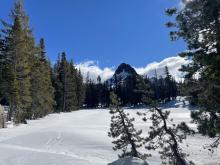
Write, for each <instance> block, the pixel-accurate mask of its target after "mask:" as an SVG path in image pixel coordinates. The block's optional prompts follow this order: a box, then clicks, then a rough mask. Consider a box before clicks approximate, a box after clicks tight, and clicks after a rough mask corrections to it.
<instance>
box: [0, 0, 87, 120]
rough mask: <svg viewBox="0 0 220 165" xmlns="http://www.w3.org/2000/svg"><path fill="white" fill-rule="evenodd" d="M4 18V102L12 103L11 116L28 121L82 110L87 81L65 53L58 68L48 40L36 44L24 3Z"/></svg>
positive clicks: (0, 76)
mask: <svg viewBox="0 0 220 165" xmlns="http://www.w3.org/2000/svg"><path fill="white" fill-rule="evenodd" d="M10 16H11V18H12V23H11V24H10V23H7V22H5V21H2V25H3V28H2V29H1V33H0V101H1V104H5V105H6V104H7V105H9V107H10V108H9V109H10V110H9V112H8V114H9V115H8V119H9V120H11V119H13V120H14V121H15V122H16V123H25V122H26V120H27V119H36V118H40V117H43V116H45V115H47V114H49V113H52V112H67V111H68V112H69V111H73V110H76V109H78V108H79V107H80V106H81V104H82V100H83V93H84V92H83V80H82V76H81V74H80V72H79V71H78V70H77V69H76V68H75V67H74V65H73V62H72V61H71V62H69V61H68V60H67V59H66V57H65V53H63V54H62V57H61V59H58V61H57V63H56V64H55V66H54V68H52V66H51V63H50V61H49V59H48V57H47V55H46V51H45V43H44V39H41V40H40V42H39V44H36V43H35V39H34V36H33V34H32V30H31V28H30V27H29V17H28V16H27V15H26V13H25V12H24V9H23V2H22V1H21V0H17V1H16V2H15V5H14V9H13V10H12V11H11V14H10Z"/></svg>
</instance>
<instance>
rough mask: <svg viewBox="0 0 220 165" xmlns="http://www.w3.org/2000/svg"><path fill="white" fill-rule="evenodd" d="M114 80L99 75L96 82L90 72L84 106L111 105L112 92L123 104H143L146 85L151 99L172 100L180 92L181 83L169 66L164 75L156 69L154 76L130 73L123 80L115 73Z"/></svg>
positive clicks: (86, 83)
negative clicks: (160, 74)
mask: <svg viewBox="0 0 220 165" xmlns="http://www.w3.org/2000/svg"><path fill="white" fill-rule="evenodd" d="M113 80H114V81H113ZM113 80H110V81H109V80H107V81H105V82H103V83H102V82H101V78H100V76H98V78H97V83H96V82H94V81H92V80H91V79H90V78H89V74H88V75H87V78H86V82H85V100H84V106H85V107H87V108H97V107H109V104H110V93H111V92H114V93H115V94H116V95H117V96H118V97H119V98H120V103H121V105H122V106H136V105H138V104H142V103H143V100H142V92H141V91H140V89H142V88H144V86H145V85H147V86H148V88H149V90H150V96H149V97H150V99H152V100H157V101H159V102H167V101H171V100H173V99H175V98H176V97H177V95H178V94H179V91H178V86H179V83H177V82H176V81H175V79H174V78H173V76H172V75H171V74H170V72H169V69H168V67H167V66H166V67H165V68H164V76H159V77H158V76H157V73H156V71H155V76H154V77H152V78H148V77H143V76H140V75H138V74H133V75H128V76H127V77H126V78H125V79H123V81H122V80H121V78H120V77H117V76H115V75H114V76H113Z"/></svg>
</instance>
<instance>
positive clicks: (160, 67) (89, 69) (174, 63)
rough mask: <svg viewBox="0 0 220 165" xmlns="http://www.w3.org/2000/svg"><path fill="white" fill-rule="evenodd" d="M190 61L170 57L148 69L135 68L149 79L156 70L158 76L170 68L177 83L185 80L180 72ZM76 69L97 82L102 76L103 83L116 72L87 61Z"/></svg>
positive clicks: (112, 68) (149, 65)
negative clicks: (166, 67) (166, 68)
mask: <svg viewBox="0 0 220 165" xmlns="http://www.w3.org/2000/svg"><path fill="white" fill-rule="evenodd" d="M189 63H190V61H189V60H186V59H184V58H181V57H168V58H166V59H164V60H163V61H161V62H152V63H150V64H148V65H147V66H146V67H134V68H135V70H136V72H137V73H138V74H140V75H146V76H148V77H153V76H154V74H155V70H157V74H158V76H160V75H161V76H163V75H164V68H165V66H168V68H169V71H170V73H171V74H172V75H173V77H174V78H175V79H176V80H177V81H181V80H182V79H183V75H184V74H183V73H182V72H180V71H179V69H180V68H181V66H182V65H187V64H189ZM76 68H78V69H80V71H81V73H82V75H83V77H84V79H85V78H86V76H87V73H89V76H90V78H91V79H92V80H93V81H96V79H97V77H98V76H99V75H100V76H101V78H102V81H105V80H107V79H109V78H111V77H112V76H113V74H114V72H115V70H114V67H105V68H104V69H102V68H100V67H99V65H98V62H95V61H86V62H82V63H79V64H77V65H76Z"/></svg>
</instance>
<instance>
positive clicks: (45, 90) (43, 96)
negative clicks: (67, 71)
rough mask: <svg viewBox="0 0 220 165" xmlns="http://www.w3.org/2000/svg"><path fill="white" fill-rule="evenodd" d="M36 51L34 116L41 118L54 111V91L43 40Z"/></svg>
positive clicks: (33, 85) (33, 65)
mask: <svg viewBox="0 0 220 165" xmlns="http://www.w3.org/2000/svg"><path fill="white" fill-rule="evenodd" d="M36 49H37V50H36V54H35V56H34V57H33V64H32V70H31V85H32V87H31V94H32V116H33V118H40V117H43V116H45V115H47V114H48V113H51V112H52V111H53V104H54V100H53V97H54V96H53V95H54V94H53V92H54V91H53V87H52V83H51V75H50V74H51V73H50V66H49V65H50V63H49V61H48V60H47V59H46V52H45V44H44V40H43V39H41V40H40V44H39V46H38V48H36Z"/></svg>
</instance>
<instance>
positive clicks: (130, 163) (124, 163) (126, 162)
mask: <svg viewBox="0 0 220 165" xmlns="http://www.w3.org/2000/svg"><path fill="white" fill-rule="evenodd" d="M108 165H149V164H148V163H147V162H146V161H144V160H142V159H139V158H135V157H125V158H121V159H119V160H116V161H114V162H112V163H109V164H108Z"/></svg>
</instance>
